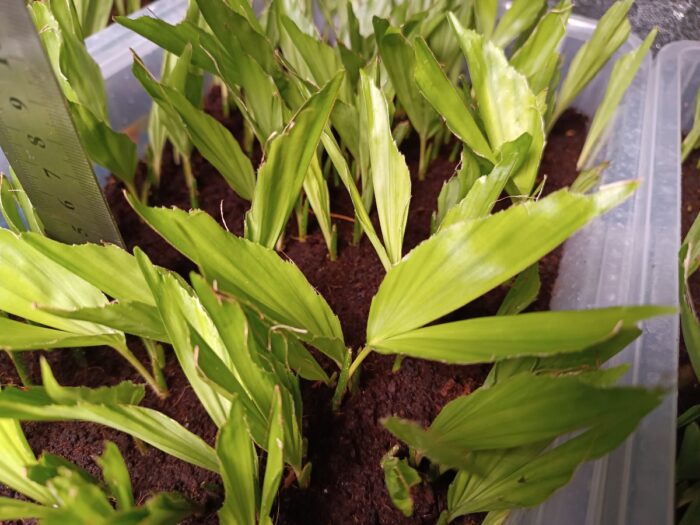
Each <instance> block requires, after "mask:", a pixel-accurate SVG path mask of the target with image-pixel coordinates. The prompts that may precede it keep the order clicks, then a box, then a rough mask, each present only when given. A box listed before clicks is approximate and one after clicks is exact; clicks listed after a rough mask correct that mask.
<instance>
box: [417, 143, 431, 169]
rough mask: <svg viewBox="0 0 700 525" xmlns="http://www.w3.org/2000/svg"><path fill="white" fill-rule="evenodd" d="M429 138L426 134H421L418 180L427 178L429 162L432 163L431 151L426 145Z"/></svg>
mask: <svg viewBox="0 0 700 525" xmlns="http://www.w3.org/2000/svg"><path fill="white" fill-rule="evenodd" d="M427 143H428V140H427V138H426V137H425V136H424V135H420V154H419V157H418V180H425V172H426V171H428V164H429V163H430V156H429V154H430V152H429V151H427V149H426V146H427V145H428V144H427Z"/></svg>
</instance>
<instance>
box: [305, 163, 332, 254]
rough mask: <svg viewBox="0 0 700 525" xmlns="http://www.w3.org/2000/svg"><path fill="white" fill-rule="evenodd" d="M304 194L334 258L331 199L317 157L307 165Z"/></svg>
mask: <svg viewBox="0 0 700 525" xmlns="http://www.w3.org/2000/svg"><path fill="white" fill-rule="evenodd" d="M303 188H304V193H306V196H307V197H308V199H309V204H311V209H312V210H313V211H314V215H315V216H316V221H317V222H318V226H319V228H321V233H322V234H323V240H324V241H326V247H327V248H328V251H329V253H330V254H331V257H335V253H334V251H333V250H334V248H333V226H332V224H331V197H330V193H329V192H328V183H327V182H326V179H325V178H324V176H323V170H322V169H321V164H320V163H319V161H318V155H314V156H313V157H312V159H311V164H309V170H308V171H307V173H306V177H304V183H303Z"/></svg>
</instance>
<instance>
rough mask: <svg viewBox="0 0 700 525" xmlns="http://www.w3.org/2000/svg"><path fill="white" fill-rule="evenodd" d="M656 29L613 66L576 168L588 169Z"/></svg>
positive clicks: (649, 45) (647, 50) (652, 40)
mask: <svg viewBox="0 0 700 525" xmlns="http://www.w3.org/2000/svg"><path fill="white" fill-rule="evenodd" d="M657 33H658V29H656V28H654V29H652V30H651V31H650V32H649V34H648V35H647V37H646V38H645V39H644V42H642V45H640V46H639V47H638V48H637V49H635V50H634V51H630V52H629V53H627V54H626V55H623V56H622V57H621V58H620V59H619V60H618V61H617V62H615V65H614V66H613V70H612V73H610V80H609V81H608V87H607V88H606V89H605V95H604V96H603V100H602V102H601V103H600V105H599V106H598V109H596V112H595V115H594V116H593V122H591V126H590V127H589V129H588V135H586V142H585V144H584V145H583V150H582V151H581V155H580V156H579V158H578V162H577V164H576V167H577V168H578V169H579V170H580V169H582V168H585V167H589V166H588V164H589V160H591V159H592V158H593V157H594V156H595V154H596V152H597V150H598V148H600V146H601V144H602V139H603V133H604V132H605V129H606V128H607V126H608V123H609V122H610V121H611V120H612V118H613V116H614V115H615V110H616V109H617V106H618V105H619V104H620V101H621V100H622V97H623V95H624V94H625V92H626V91H627V88H628V87H629V86H630V84H632V81H633V80H634V77H635V76H636V75H637V71H639V67H640V66H641V65H642V61H643V60H644V58H645V57H646V56H647V53H648V52H649V48H650V47H651V44H652V43H653V42H654V39H655V38H656V34H657Z"/></svg>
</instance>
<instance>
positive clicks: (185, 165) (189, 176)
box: [181, 155, 199, 208]
mask: <svg viewBox="0 0 700 525" xmlns="http://www.w3.org/2000/svg"><path fill="white" fill-rule="evenodd" d="M181 158H182V172H183V173H184V175H185V184H187V191H188V192H189V194H190V206H191V207H192V208H199V199H198V198H197V180H196V179H195V178H194V174H193V173H192V163H191V162H190V156H189V155H182V156H181Z"/></svg>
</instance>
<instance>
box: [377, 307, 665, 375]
mask: <svg viewBox="0 0 700 525" xmlns="http://www.w3.org/2000/svg"><path fill="white" fill-rule="evenodd" d="M674 311H675V310H673V309H669V308H661V307H653V306H640V307H618V308H601V309H597V310H580V311H557V312H532V313H525V314H520V315H498V316H494V317H477V318H474V319H467V320H464V321H456V322H453V323H444V324H438V325H431V326H427V327H425V328H419V329H417V330H412V331H410V332H408V333H405V334H402V335H398V336H396V337H390V338H388V339H386V340H384V341H382V342H381V343H380V344H378V345H373V346H372V348H373V349H374V350H376V351H377V352H380V353H383V354H401V355H408V356H411V357H419V358H422V359H430V360H433V361H442V362H446V363H454V364H471V363H486V362H494V361H501V360H503V359H511V358H514V357H520V356H525V355H529V356H535V357H546V356H548V355H552V354H561V353H570V352H577V351H581V350H583V349H585V348H588V347H590V346H592V345H595V344H597V343H600V342H602V341H605V340H607V339H610V338H612V337H614V336H615V335H616V334H617V333H618V332H619V331H620V330H625V329H628V328H631V327H634V326H635V325H636V323H637V322H639V321H641V320H643V319H648V318H650V317H653V316H656V315H661V314H671V313H673V312H674Z"/></svg>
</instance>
